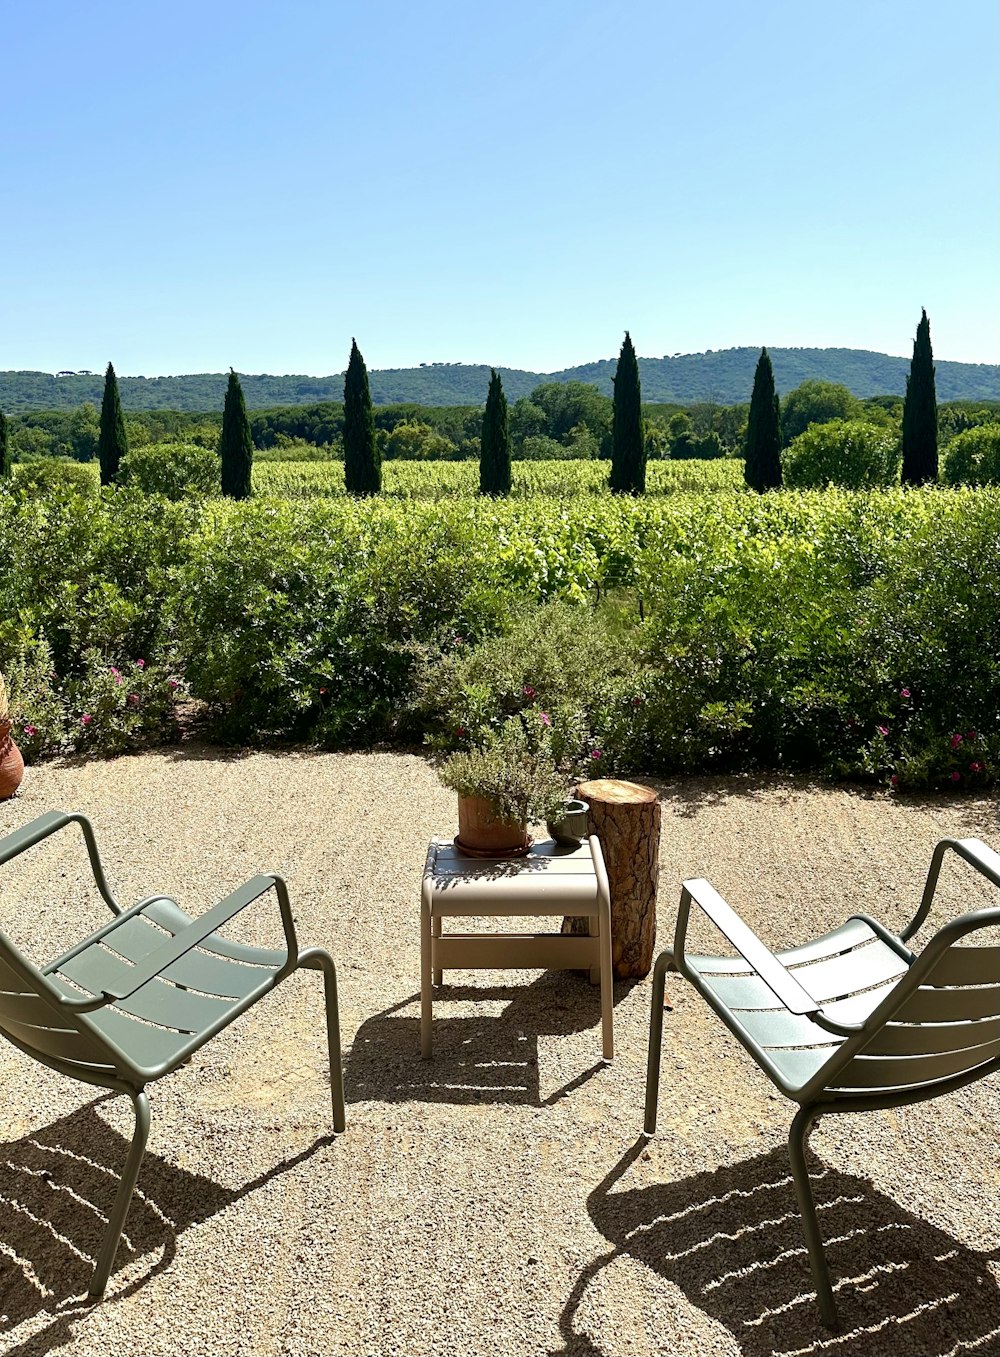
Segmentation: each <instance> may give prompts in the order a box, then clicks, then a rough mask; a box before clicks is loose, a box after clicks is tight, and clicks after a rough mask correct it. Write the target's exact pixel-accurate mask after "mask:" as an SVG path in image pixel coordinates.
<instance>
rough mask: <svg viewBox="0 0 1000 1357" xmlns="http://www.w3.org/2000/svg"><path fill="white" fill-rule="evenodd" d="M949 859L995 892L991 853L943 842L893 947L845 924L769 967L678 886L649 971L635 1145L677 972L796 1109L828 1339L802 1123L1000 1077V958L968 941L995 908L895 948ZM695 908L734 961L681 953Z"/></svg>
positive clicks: (871, 931)
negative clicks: (914, 947)
mask: <svg viewBox="0 0 1000 1357" xmlns="http://www.w3.org/2000/svg"><path fill="white" fill-rule="evenodd" d="M947 852H954V853H956V854H957V855H958V856H959V857H960V858H962V859H963V860H964V861H965V862H967V863H968V864H969V865H970V866H971V867H973V868H974V869H975V870H976V871H978V872H980V873H981V874H982V875H983V876H985V877H986V878H987V880H988V881H990V882H992V884H993V885H994V886H997V887H1000V854H997V853H995V852H994V851H993V850H992V849H991V848H988V847H987V846H986V844H984V843H982V842H981V841H980V840H979V839H958V840H956V839H942V840H941V842H940V843H939V844H938V845H937V847H936V848H935V850H934V854H933V856H932V858H931V865H930V870H929V871H928V874H927V882H926V885H925V887H924V893H923V898H922V900H921V903H920V908H919V909H918V910H917V912H916V914H915V915H914V917H913V919H912V920H911V921H910V923H909V924H908V925H907V927H906V928H905V929H904V930H903V932H902V933H901V934H900V935H899V937H897V936H896V935H895V934H893V933H890V932H889V930H888V929H887V928H885V927H883V925H882V924H880V923H879V922H878V920H877V919H873V918H871V917H869V916H868V915H866V914H856V915H854V916H853V917H852V918H851V919H849V920H848V921H847V923H845V924H844V925H843V926H842V927H840V928H838V929H835V930H834V931H833V932H832V933H827V934H825V935H824V936H823V937H821V938H817V939H816V940H815V941H814V942H809V943H806V944H805V945H804V946H801V947H795V948H792V949H791V950H790V951H787V952H779V953H777V954H775V953H773V952H771V951H770V950H769V949H768V948H767V947H766V946H765V944H764V943H763V942H761V940H760V938H758V937H757V936H756V934H755V933H753V932H752V931H751V929H750V928H748V927H747V925H746V924H745V923H744V922H743V921H742V919H740V918H739V916H738V915H737V914H736V913H735V911H734V910H733V909H731V908H730V906H729V905H728V904H727V903H726V902H725V900H723V898H722V896H721V895H719V894H718V892H717V891H715V890H714V889H713V887H712V886H711V885H710V884H709V883H708V882H707V881H703V880H698V881H685V882H684V885H683V888H682V890H681V903H680V909H679V911H678V915H677V931H676V935H675V938H674V946H673V948H672V949H670V950H668V951H665V952H664V953H662V955H661V956H660V957H658V958H657V962H656V966H655V967H654V972H653V997H652V1010H651V1014H650V1032H649V1063H648V1068H647V1075H646V1118H645V1132H646V1134H647V1135H653V1134H654V1132H655V1130H656V1109H657V1098H658V1089H659V1073H660V1046H661V1041H662V1034H663V991H664V981H665V973H666V971H667V970H668V969H670V968H676V969H677V970H679V971H680V973H681V974H682V975H683V976H684V977H685V978H686V979H687V980H689V981H690V982H691V984H692V985H694V987H695V989H696V990H697V991H698V993H699V994H701V996H702V997H703V998H704V999H705V1000H706V1001H707V1002H708V1004H709V1005H710V1006H711V1007H712V1008H713V1009H714V1010H715V1012H716V1013H717V1014H718V1015H719V1017H720V1018H721V1019H722V1021H723V1022H724V1023H725V1024H726V1026H727V1027H728V1028H729V1030H730V1031H731V1032H732V1034H733V1036H735V1037H736V1039H737V1041H739V1042H740V1043H741V1044H742V1045H743V1046H744V1047H745V1048H746V1050H747V1051H748V1052H749V1054H750V1055H751V1056H752V1057H753V1059H754V1060H755V1061H756V1062H757V1064H758V1065H759V1066H760V1067H761V1069H762V1070H763V1071H764V1073H765V1074H766V1075H767V1076H768V1078H769V1079H770V1080H771V1082H772V1083H773V1084H774V1085H775V1086H776V1087H777V1088H778V1089H780V1091H781V1092H782V1093H783V1094H784V1095H785V1096H786V1097H787V1098H790V1099H792V1100H793V1101H794V1102H797V1103H798V1104H799V1110H798V1112H797V1113H796V1114H795V1117H794V1120H793V1121H792V1126H791V1131H790V1132H789V1138H788V1148H789V1154H790V1157H791V1164H792V1176H793V1178H794V1181H795V1191H796V1196H797V1198H798V1204H799V1210H800V1212H801V1214H802V1220H803V1226H804V1229H805V1236H806V1243H807V1245H808V1250H809V1262H810V1266H811V1268H812V1274H813V1281H814V1283H815V1286H816V1293H817V1299H818V1301H819V1307H820V1312H821V1314H822V1317H823V1321H824V1323H826V1324H827V1325H829V1326H830V1327H831V1328H833V1327H835V1326H836V1324H837V1311H836V1306H835V1304H834V1297H833V1288H832V1285H831V1283H830V1275H829V1269H828V1267H827V1263H826V1256H825V1254H824V1251H823V1241H822V1237H821V1235H820V1230H819V1223H818V1220H817V1216H816V1206H815V1203H814V1201H813V1195H812V1188H811V1186H810V1183H809V1170H808V1167H807V1164H806V1142H807V1139H808V1136H809V1132H810V1129H811V1128H812V1125H813V1123H814V1122H815V1121H817V1120H818V1118H819V1117H820V1116H826V1115H827V1114H828V1113H833V1112H864V1111H867V1110H868V1109H875V1108H887V1107H903V1106H905V1105H906V1104H907V1103H917V1102H923V1101H924V1100H925V1099H928V1098H935V1097H938V1096H939V1095H943V1094H946V1093H951V1092H953V1091H954V1090H955V1089H959V1088H961V1087H962V1086H963V1085H964V1084H969V1083H972V1082H973V1080H976V1079H981V1078H983V1077H984V1076H985V1075H988V1074H992V1073H993V1072H994V1071H996V1070H998V1069H1000V947H997V946H995V945H992V946H989V945H983V943H982V942H981V941H980V942H977V943H970V942H969V939H972V938H975V937H976V935H977V934H979V935H981V934H982V933H983V932H984V930H986V929H996V928H998V927H1000V908H996V909H985V910H978V911H976V912H974V913H970V914H963V915H962V916H961V918H958V919H954V920H952V922H951V923H948V924H945V926H944V927H943V928H941V929H939V930H938V932H937V933H935V934H934V936H933V937H932V938H931V939H930V940H929V941H928V943H927V945H926V946H925V947H924V949H923V951H921V952H919V953H915V952H912V951H910V949H909V948H908V947H907V946H906V942H907V940H908V939H909V938H911V937H913V935H914V934H915V933H916V932H917V930H918V929H919V928H920V927H921V925H922V924H923V923H924V921H925V920H926V918H927V916H928V914H929V912H930V908H931V904H932V902H933V899H934V892H935V890H936V889H937V883H938V878H939V876H940V873H941V865H942V862H943V860H944V856H945V854H946V853H947ZM692 904H697V905H698V906H699V907H700V908H701V909H702V910H703V911H704V913H705V914H706V915H707V917H708V918H709V919H710V920H711V921H712V923H713V924H714V925H715V927H716V928H717V929H718V930H719V931H720V932H721V933H722V934H723V935H724V936H725V937H726V938H727V939H728V941H729V942H730V943H731V944H732V946H733V947H734V948H735V949H736V951H737V952H738V953H739V956H738V957H731V956H730V957H709V956H692V955H690V954H689V953H688V952H687V951H686V950H685V939H686V935H687V927H688V919H689V916H690V912H691V905H692ZM963 944H964V945H963Z"/></svg>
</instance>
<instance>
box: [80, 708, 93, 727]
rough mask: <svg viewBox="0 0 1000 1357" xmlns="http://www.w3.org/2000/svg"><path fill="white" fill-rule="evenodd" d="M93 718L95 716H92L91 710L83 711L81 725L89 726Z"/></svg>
mask: <svg viewBox="0 0 1000 1357" xmlns="http://www.w3.org/2000/svg"><path fill="white" fill-rule="evenodd" d="M93 719H94V718H93V717H92V716H91V714H90V712H89V711H85V712H84V713H83V715H82V716H81V717H80V725H81V726H89V725H90V723H91V721H93Z"/></svg>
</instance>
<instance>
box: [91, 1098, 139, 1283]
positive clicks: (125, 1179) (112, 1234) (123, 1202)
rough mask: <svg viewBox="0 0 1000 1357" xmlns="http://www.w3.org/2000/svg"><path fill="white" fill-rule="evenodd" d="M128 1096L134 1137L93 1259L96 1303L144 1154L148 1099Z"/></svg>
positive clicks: (126, 1213)
mask: <svg viewBox="0 0 1000 1357" xmlns="http://www.w3.org/2000/svg"><path fill="white" fill-rule="evenodd" d="M131 1096H132V1104H133V1106H134V1107H135V1134H134V1135H133V1136H132V1144H131V1146H130V1148H129V1152H128V1158H127V1159H126V1160H125V1169H124V1172H123V1173H122V1176H121V1181H120V1182H119V1184H118V1192H117V1194H116V1196H115V1204H114V1207H113V1208H112V1211H111V1216H110V1218H109V1220H108V1228H107V1230H106V1231H105V1234H104V1242H103V1244H102V1245H101V1252H100V1254H99V1255H98V1258H97V1266H96V1267H95V1269H94V1277H93V1280H92V1281H91V1283H90V1295H91V1297H92V1298H93V1299H94V1300H99V1299H100V1298H101V1296H103V1295H104V1290H105V1287H106V1286H107V1284H108V1278H109V1277H110V1276H111V1268H112V1266H113V1264H114V1261H115V1254H116V1253H117V1252H118V1244H119V1241H120V1240H121V1237H122V1230H123V1229H124V1227H125V1217H126V1216H127V1215H128V1208H129V1206H130V1205H131V1202H132V1192H133V1191H134V1189H135V1182H136V1179H137V1178H138V1176H139V1169H140V1167H141V1166H142V1156H143V1155H144V1154H145V1152H146V1139H147V1137H148V1135H149V1098H148V1097H147V1095H146V1092H145V1090H144V1089H140V1090H139V1092H138V1093H132V1095H131Z"/></svg>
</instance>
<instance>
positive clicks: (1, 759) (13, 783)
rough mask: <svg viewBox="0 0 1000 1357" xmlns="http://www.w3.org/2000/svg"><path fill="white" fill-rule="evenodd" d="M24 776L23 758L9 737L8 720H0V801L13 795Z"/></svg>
mask: <svg viewBox="0 0 1000 1357" xmlns="http://www.w3.org/2000/svg"><path fill="white" fill-rule="evenodd" d="M22 777H24V759H22V758H21V751H20V749H18V747H17V745H16V744H15V743H14V741H13V740H12V739H11V738H10V722H9V721H0V801H6V800H7V798H8V797H11V796H13V795H14V793H15V792H16V791H17V789H18V787H20V785H21V779H22Z"/></svg>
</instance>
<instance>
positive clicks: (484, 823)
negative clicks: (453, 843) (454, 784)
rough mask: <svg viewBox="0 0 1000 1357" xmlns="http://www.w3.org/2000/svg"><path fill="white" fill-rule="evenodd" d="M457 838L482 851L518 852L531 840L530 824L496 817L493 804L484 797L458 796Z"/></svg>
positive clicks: (497, 852) (464, 844) (500, 854)
mask: <svg viewBox="0 0 1000 1357" xmlns="http://www.w3.org/2000/svg"><path fill="white" fill-rule="evenodd" d="M458 840H459V844H460V845H461V846H462V847H464V848H471V849H473V850H475V851H476V852H480V853H496V854H497V856H498V857H502V856H503V854H504V853H517V852H521V851H523V850H524V848H525V847H526V845H527V843H528V827H527V825H523V824H518V823H517V822H516V821H514V820H497V819H495V818H494V814H493V807H492V804H491V803H490V802H489V801H487V800H486V798H485V797H482V796H460V797H459V798H458Z"/></svg>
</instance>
